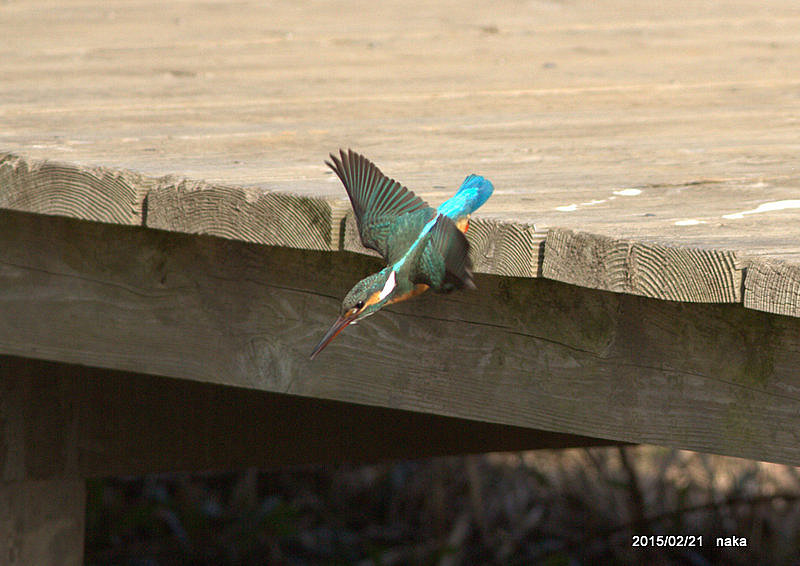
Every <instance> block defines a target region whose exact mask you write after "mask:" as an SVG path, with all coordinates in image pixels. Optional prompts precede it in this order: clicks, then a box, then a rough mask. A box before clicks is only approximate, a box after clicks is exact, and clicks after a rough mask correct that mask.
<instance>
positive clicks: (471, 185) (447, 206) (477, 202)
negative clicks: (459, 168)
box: [439, 175, 494, 222]
mask: <svg viewBox="0 0 800 566" xmlns="http://www.w3.org/2000/svg"><path fill="white" fill-rule="evenodd" d="M493 191H494V186H493V185H492V182H491V181H489V180H488V179H484V178H483V177H481V176H480V175H468V176H467V178H466V179H464V182H463V183H461V187H459V189H458V191H456V194H455V195H453V196H452V197H451V198H449V199H448V200H446V201H445V202H443V203H442V205H441V206H440V207H439V212H441V213H442V214H444V215H445V216H447V217H449V218H450V219H451V220H453V221H454V222H458V221H459V220H461V219H462V218H466V217H467V216H469V215H470V214H472V213H473V212H475V211H476V210H478V209H479V208H480V207H481V206H482V205H483V203H485V202H486V201H487V200H488V199H489V197H490V196H492V192H493Z"/></svg>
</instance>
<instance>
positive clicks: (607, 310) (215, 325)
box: [0, 211, 800, 464]
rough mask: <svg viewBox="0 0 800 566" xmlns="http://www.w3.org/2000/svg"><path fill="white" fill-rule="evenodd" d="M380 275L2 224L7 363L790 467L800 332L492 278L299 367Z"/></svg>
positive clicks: (726, 310)
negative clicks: (44, 363)
mask: <svg viewBox="0 0 800 566" xmlns="http://www.w3.org/2000/svg"><path fill="white" fill-rule="evenodd" d="M377 265H378V262H376V261H375V260H374V259H373V258H369V257H366V256H361V255H357V254H347V253H329V252H313V251H301V250H291V249H286V248H277V247H268V246H259V245H255V244H248V243H242V242H234V241H229V240H224V239H219V238H212V237H201V236H190V235H185V234H177V233H168V232H164V231H158V230H148V229H144V228H139V227H125V226H118V225H107V224H99V223H90V222H82V221H76V220H72V219H66V218H58V217H44V216H38V215H32V214H25V213H19V212H9V211H5V212H2V213H0V285H2V288H4V289H5V292H4V293H3V294H2V295H0V309H1V310H2V312H3V313H4V316H3V317H0V351H2V352H3V353H6V354H12V355H19V356H25V357H36V358H44V359H50V360H56V361H61V362H67V363H80V364H85V365H91V366H96V367H104V368H113V369H119V370H127V371H134V372H137V373H147V374H154V375H161V376H166V377H177V378H184V379H190V380H196V381H206V382H212V383H218V384H228V385H236V386H240V387H246V388H252V389H259V390H263V391H271V392H279V393H288V394H293V395H301V396H307V397H313V398H318V399H332V400H339V401H345V402H348V403H355V404H364V405H372V406H382V407H387V408H393V409H404V410H411V411H415V412H419V413H430V414H437V415H443V416H451V417H458V418H466V419H470V420H479V421H485V422H492V423H498V424H507V425H514V426H520V427H526V428H532V429H541V430H549V431H553V432H560V433H566V434H576V435H583V436H591V437H597V438H605V439H610V440H615V441H628V442H644V443H653V444H661V445H668V446H676V447H680V448H687V449H693V450H700V451H707V452H716V453H721V454H729V455H735V456H740V457H746V458H753V459H759V460H769V461H776V462H786V463H793V464H797V463H800V448H798V447H800V443H798V442H797V431H798V430H800V416H798V414H797V410H796V408H797V404H798V401H799V400H800V399H798V398H797V396H796V395H795V394H794V393H793V392H794V391H796V390H797V388H798V387H800V384H799V383H798V379H800V378H798V375H797V372H796V368H797V367H798V366H800V347H799V346H798V336H800V319H796V318H792V317H785V316H779V315H774V314H769V313H764V312H758V311H753V310H750V309H745V308H744V307H743V306H742V305H737V304H729V305H717V304H697V303H695V304H691V303H678V302H672V301H663V300H656V299H649V298H644V297H639V296H633V295H627V294H616V293H609V292H603V291H595V290H589V289H585V288H580V287H575V286H571V285H567V284H563V283H558V282H554V281H549V280H544V279H523V278H508V277H499V276H485V275H484V276H478V277H477V278H476V283H477V285H478V288H479V291H478V292H475V293H466V292H463V293H453V294H451V295H447V296H438V295H433V294H430V295H425V296H423V297H420V298H419V299H417V300H415V301H409V302H408V303H401V304H398V305H396V306H394V307H392V308H391V310H387V311H385V312H381V313H378V314H377V315H375V316H374V317H371V318H370V319H369V320H368V321H366V322H365V323H364V324H361V325H359V326H357V327H355V328H348V329H347V331H346V332H345V333H343V334H342V335H341V336H340V337H339V338H337V340H336V341H334V343H332V344H331V345H330V346H329V348H328V349H327V350H326V351H325V352H324V353H323V355H322V356H320V357H319V358H318V359H317V360H316V361H314V362H312V361H310V360H309V359H308V353H309V352H310V350H311V348H312V347H313V345H314V343H315V341H316V340H317V339H318V338H319V337H320V335H321V334H322V332H323V331H324V330H325V329H326V328H327V326H328V325H329V324H330V322H331V320H332V319H333V317H334V316H335V313H336V312H337V309H338V304H339V301H340V299H341V297H342V296H343V295H344V293H345V292H346V291H347V289H348V288H349V286H350V285H352V284H353V283H354V282H355V281H357V280H358V279H359V278H360V277H362V276H363V275H365V274H366V273H368V272H369V271H370V270H373V269H375V268H376V267H377ZM454 352H457V353H458V355H454V354H453V353H454Z"/></svg>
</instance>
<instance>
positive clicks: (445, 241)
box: [311, 150, 494, 359]
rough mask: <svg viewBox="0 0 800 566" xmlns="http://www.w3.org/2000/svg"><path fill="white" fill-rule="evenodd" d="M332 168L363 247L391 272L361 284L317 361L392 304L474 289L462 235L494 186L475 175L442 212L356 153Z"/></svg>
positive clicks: (331, 164) (341, 156)
mask: <svg viewBox="0 0 800 566" xmlns="http://www.w3.org/2000/svg"><path fill="white" fill-rule="evenodd" d="M330 157H331V161H326V162H325V163H326V165H328V167H330V168H331V169H333V171H334V173H336V175H338V177H339V179H340V180H341V181H342V184H343V185H344V188H345V190H346V191H347V195H348V196H349V197H350V203H351V204H352V205H353V212H354V213H355V216H356V222H357V224H358V233H359V236H360V237H361V243H363V244H364V246H366V247H368V248H371V249H373V250H375V251H376V252H378V253H379V254H381V256H383V259H384V260H386V263H387V265H386V267H384V268H383V269H381V270H380V271H379V272H377V273H373V274H372V275H370V276H369V277H366V278H364V279H362V280H361V281H359V282H358V283H356V284H355V286H354V287H353V288H352V289H350V292H349V293H347V295H346V296H345V298H344V301H342V308H341V311H340V313H339V317H338V318H337V319H336V321H334V323H333V325H332V326H331V327H330V329H329V330H328V331H327V332H326V333H325V335H324V336H323V337H322V340H320V342H319V344H317V347H316V348H314V351H313V352H312V353H311V359H314V358H315V357H316V356H317V355H318V354H319V353H320V352H321V351H322V349H323V348H325V346H327V345H328V344H329V343H330V342H331V340H333V339H334V338H336V336H337V335H338V334H339V333H340V332H341V331H342V330H344V328H345V327H346V326H347V325H348V324H354V323H356V322H357V321H360V320H362V319H364V318H366V317H368V316H370V315H373V314H375V313H376V312H378V311H379V310H380V309H382V308H383V307H385V306H386V305H391V304H392V303H398V302H400V301H405V300H406V299H410V298H411V297H415V296H417V295H419V294H421V293H424V292H425V291H427V290H428V289H433V290H434V291H438V292H443V293H446V292H449V291H452V290H454V289H460V288H463V287H467V288H470V289H474V288H475V284H474V283H473V282H472V271H471V267H472V266H471V264H470V260H469V255H468V253H469V242H467V239H466V237H465V236H464V232H466V231H467V228H468V226H469V217H470V214H472V213H473V212H474V211H475V210H476V209H478V207H480V206H481V205H482V204H483V203H485V202H486V200H487V199H488V198H489V196H490V195H491V194H492V191H493V190H494V187H493V186H492V183H491V182H489V181H488V180H487V179H484V178H483V177H481V176H479V175H469V176H468V177H467V178H466V179H464V182H463V183H462V184H461V187H460V188H459V189H458V191H457V192H456V194H455V195H454V196H453V197H451V198H450V199H448V200H447V201H445V202H444V203H442V205H441V206H439V208H438V209H434V208H433V207H431V206H429V205H428V204H427V203H426V202H425V201H423V200H422V199H421V198H419V197H418V196H417V195H415V194H414V193H413V192H412V191H410V190H408V189H407V188H405V187H404V186H403V185H401V184H400V183H398V182H397V181H395V180H394V179H390V178H389V177H387V176H386V175H384V174H383V173H381V170H380V169H378V168H377V167H376V166H375V164H373V163H372V162H371V161H370V160H369V159H367V158H366V157H364V156H363V155H359V154H358V153H355V152H354V151H353V150H348V151H347V153H345V152H344V150H339V157H336V156H335V155H333V154H330Z"/></svg>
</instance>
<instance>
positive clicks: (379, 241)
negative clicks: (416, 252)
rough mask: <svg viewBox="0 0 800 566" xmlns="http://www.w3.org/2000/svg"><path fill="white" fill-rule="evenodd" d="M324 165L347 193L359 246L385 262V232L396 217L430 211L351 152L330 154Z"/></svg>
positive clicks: (387, 235)
mask: <svg viewBox="0 0 800 566" xmlns="http://www.w3.org/2000/svg"><path fill="white" fill-rule="evenodd" d="M330 157H331V161H326V162H325V163H326V164H327V165H328V167H330V168H331V169H333V171H334V173H336V175H337V176H338V177H339V179H340V180H341V181H342V184H343V185H344V188H345V190H347V195H348V196H349V197H350V203H351V204H352V205H353V212H354V213H355V215H356V222H357V223H358V233H359V236H361V243H363V244H364V246H366V247H368V248H371V249H373V250H375V251H377V252H378V253H380V254H381V255H382V256H383V257H384V258H385V259H387V261H388V259H389V246H388V245H387V243H388V242H387V241H388V238H389V236H390V235H391V234H390V233H389V231H388V230H386V227H387V224H391V223H392V222H393V221H394V220H396V219H397V218H398V217H400V216H402V215H404V214H407V213H410V212H417V211H419V210H425V209H430V211H431V212H430V215H432V214H433V209H432V208H431V207H430V206H428V204H427V203H425V201H423V200H422V199H421V198H419V197H418V196H417V195H415V194H414V192H413V191H410V190H409V189H407V188H406V187H404V186H403V185H401V184H400V183H398V182H397V181H395V180H394V179H391V178H389V177H387V176H386V175H384V174H383V173H382V172H381V170H380V169H378V167H377V166H376V165H375V164H374V163H372V162H371V161H370V160H369V159H367V158H366V157H364V156H363V155H360V154H358V153H356V152H354V151H353V150H352V149H349V150H347V152H346V153H345V151H344V150H339V157H336V156H335V155H333V154H331V155H330Z"/></svg>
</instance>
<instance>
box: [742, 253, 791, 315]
mask: <svg viewBox="0 0 800 566" xmlns="http://www.w3.org/2000/svg"><path fill="white" fill-rule="evenodd" d="M744 306H746V307H747V308H750V309H756V310H760V311H766V312H773V313H775V314H783V315H788V316H797V317H800V263H798V262H787V261H781V260H779V259H774V258H761V257H756V258H750V259H749V260H748V262H747V277H745V280H744Z"/></svg>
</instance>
